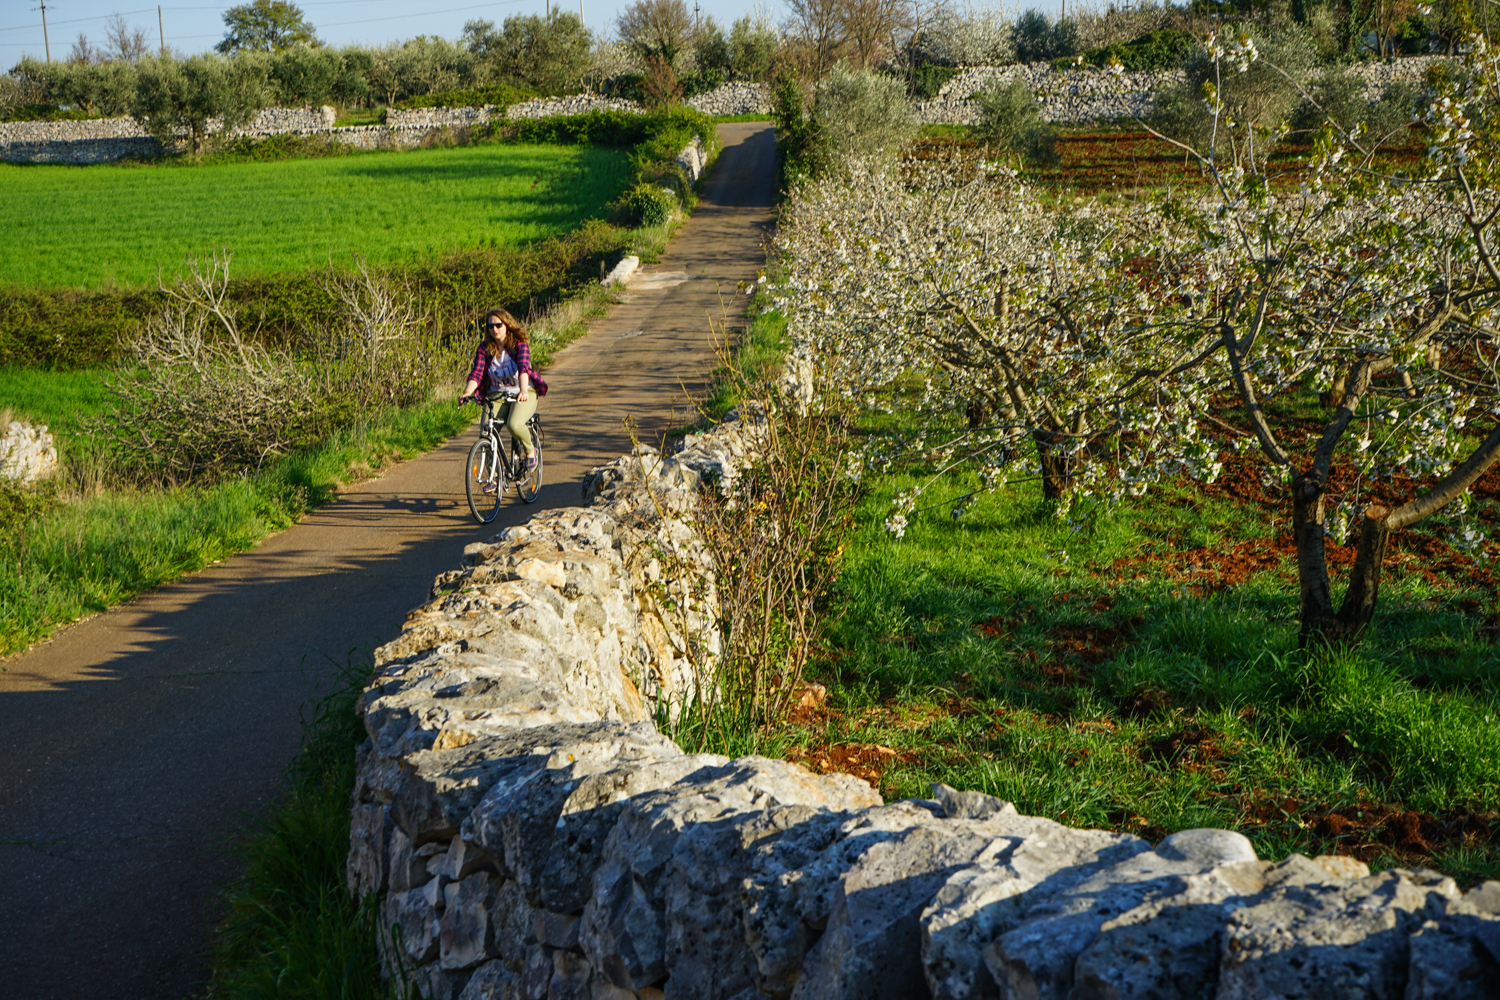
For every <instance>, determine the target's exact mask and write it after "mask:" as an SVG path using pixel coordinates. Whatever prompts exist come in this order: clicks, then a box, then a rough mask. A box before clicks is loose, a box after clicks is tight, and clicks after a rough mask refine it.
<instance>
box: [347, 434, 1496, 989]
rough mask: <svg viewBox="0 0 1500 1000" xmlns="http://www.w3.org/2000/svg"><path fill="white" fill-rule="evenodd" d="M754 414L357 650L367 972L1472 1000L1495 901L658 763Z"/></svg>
mask: <svg viewBox="0 0 1500 1000" xmlns="http://www.w3.org/2000/svg"><path fill="white" fill-rule="evenodd" d="M763 419H764V418H763V417H762V416H761V415H760V414H759V413H758V412H757V411H754V410H752V409H747V410H746V413H745V418H744V419H738V418H736V419H731V420H729V421H726V423H725V424H724V425H722V426H721V427H719V428H718V429H716V430H714V431H713V432H711V433H709V434H706V435H702V436H693V437H690V438H689V439H687V441H686V442H685V447H684V448H683V450H681V451H680V452H679V453H677V454H676V455H673V456H671V457H669V458H665V459H663V458H662V457H661V456H659V455H657V454H655V453H654V452H651V451H649V450H643V451H642V452H641V453H640V454H637V455H632V456H627V457H625V458H622V459H620V460H618V461H616V462H614V463H612V464H611V465H608V466H605V467H603V468H600V469H596V470H594V471H593V472H591V473H590V474H589V475H588V476H587V477H586V479H585V482H584V498H585V506H583V507H575V508H568V509H564V510H554V511H548V512H546V513H543V514H541V515H539V516H537V517H535V518H533V519H531V521H529V522H528V523H527V524H525V525H523V526H520V527H516V528H509V529H506V530H505V531H502V532H501V533H500V534H499V535H497V536H496V537H495V539H494V540H493V541H490V542H486V543H481V544H475V545H470V546H468V547H467V548H466V549H465V550H464V556H463V564H462V567H461V568H459V569H457V570H454V571H452V572H449V573H445V574H443V575H441V576H439V577H438V579H437V581H436V583H435V585H434V587H433V591H432V599H431V600H430V601H429V602H428V603H427V604H425V605H424V606H422V607H421V608H419V609H417V610H416V611H415V612H413V613H412V615H411V616H410V618H409V620H408V622H407V625H406V628H405V630H404V631H403V633H402V635H401V636H400V637H399V638H398V639H396V640H395V641H394V642H392V643H390V644H389V645H387V646H385V647H382V648H381V649H380V650H379V651H378V652H377V655H376V664H377V665H376V670H375V675H374V677H373V679H372V681H371V683H370V686H369V687H368V688H367V689H366V691H365V692H364V695H363V697H362V699H361V702H360V710H361V712H362V714H363V716H364V721H365V727H366V730H367V731H368V733H369V740H368V741H367V742H366V743H365V745H364V746H363V747H362V748H361V750H360V755H359V771H358V782H357V787H356V790H355V796H354V807H353V821H352V826H351V850H350V855H349V866H348V883H349V888H350V890H351V891H352V892H354V893H356V894H359V895H361V896H364V895H370V894H375V895H377V896H378V897H379V898H380V913H381V921H382V924H383V926H384V928H385V929H386V933H385V934H384V936H383V938H382V944H381V948H382V955H383V959H384V962H385V968H386V971H387V974H388V975H392V976H404V977H405V978H406V979H407V980H408V981H409V982H410V983H412V984H413V985H414V986H415V987H416V988H417V989H418V990H419V991H420V992H421V994H422V995H423V996H427V997H432V998H441V1000H483V998H504V1000H522V998H524V1000H543V998H548V1000H584V998H588V1000H630V998H638V1000H647V998H651V1000H753V998H760V997H774V998H779V1000H878V998H893V1000H894V998H901V1000H905V998H925V997H929V996H930V997H935V998H942V1000H960V998H963V1000H972V998H1005V1000H1019V998H1027V1000H1095V998H1098V1000H1103V998H1110V1000H1120V998H1141V1000H1145V998H1156V1000H1173V998H1180V1000H1196V998H1204V997H1217V998H1219V1000H1250V998H1273V997H1275V998H1308V1000H1312V998H1325V997H1328V998H1331V997H1338V998H1360V1000H1439V998H1443V1000H1471V998H1473V1000H1477V998H1481V997H1496V996H1500V882H1488V883H1485V884H1484V885H1482V886H1480V887H1478V888H1475V889H1473V890H1470V891H1469V892H1467V893H1462V892H1460V891H1459V889H1458V887H1457V886H1456V885H1455V884H1454V882H1453V881H1452V880H1451V879H1449V878H1446V877H1444V876H1442V875H1440V874H1438V873H1436V872H1431V871H1425V870H1414V871H1407V870H1392V871H1385V872H1381V873H1379V874H1374V875H1372V874H1371V873H1370V872H1369V870H1368V868H1366V867H1365V866H1364V865H1363V864H1362V863H1360V862H1358V861H1354V860H1352V859H1349V858H1343V857H1319V858H1312V859H1309V858H1306V857H1303V856H1301V855H1292V856H1291V857H1289V858H1287V859H1285V860H1283V861H1279V862H1271V861H1264V860H1261V859H1259V858H1257V857H1256V855H1255V851H1254V850H1253V848H1252V847H1251V844H1250V842H1249V841H1248V840H1246V839H1245V838H1244V837H1243V836H1241V835H1240V834H1238V833H1234V832H1230V831H1226V830H1187V831H1183V832H1180V833H1177V834H1174V835H1172V836H1170V837H1168V838H1166V839H1165V840H1163V841H1162V842H1161V843H1159V844H1156V845H1155V846H1153V845H1151V844H1150V843H1147V842H1146V841H1144V840H1141V839H1139V838H1137V837H1134V836H1131V835H1129V834H1122V833H1110V832H1106V831H1101V830H1078V829H1073V828H1070V827H1066V826H1063V825H1061V824H1059V823H1056V822H1053V821H1051V820H1048V819H1041V818H1037V817H1031V816H1024V815H1021V814H1019V813H1018V812H1017V811H1016V809H1015V808H1014V807H1013V806H1012V805H1010V804H1009V803H1007V802H1003V801H1001V800H999V799H996V798H993V797H991V796H988V795H983V794H980V793H977V792H961V791H957V790H955V789H952V788H948V787H946V786H941V785H939V786H936V787H934V789H933V793H932V798H931V799H925V800H906V801H900V802H890V803H887V802H883V801H882V800H881V797H880V796H879V795H878V794H877V793H876V792H875V790H874V789H872V788H870V787H869V786H868V785H867V784H865V783H864V782H862V781H859V780H858V779H855V778H852V777H848V776H845V775H821V776H820V775H814V774H811V773H809V772H808V771H806V770H804V769H803V768H801V767H799V766H797V765H793V764H788V763H785V762H782V761H775V760H768V759H766V758H762V757H743V758H739V759H734V760H731V759H729V758H726V757H721V756H716V755H712V754H687V753H683V752H682V751H681V750H680V749H679V748H678V747H677V746H676V745H675V744H674V743H672V741H671V740H669V739H668V738H667V737H666V736H665V735H663V734H662V732H661V731H660V730H659V729H658V728H657V726H656V725H655V724H654V723H653V718H658V717H664V716H666V715H669V714H670V713H664V712H662V711H660V710H659V707H660V706H662V705H663V704H665V703H669V702H672V701H673V700H676V701H678V702H680V699H681V698H683V697H686V696H689V695H690V694H691V692H692V691H693V690H694V689H695V685H696V684H698V683H699V682H700V681H701V680H702V678H701V676H700V667H699V666H697V664H701V663H702V662H703V659H704V657H705V656H711V655H712V654H713V652H714V651H715V644H716V642H717V639H716V637H714V636H713V632H712V627H711V625H712V622H713V620H714V619H713V615H712V607H713V590H712V574H711V565H710V562H709V559H708V557H707V555H706V554H705V552H704V551H703V549H702V546H701V543H700V542H699V541H698V539H697V538H696V536H695V535H694V533H693V531H692V530H691V527H690V522H691V510H692V507H693V504H694V499H695V497H696V495H697V491H698V489H699V488H700V486H701V484H702V483H703V482H704V480H705V479H708V480H712V479H715V478H718V477H723V476H731V477H732V476H733V475H734V474H735V470H736V469H738V468H742V467H743V466H744V464H745V463H746V461H747V458H748V457H749V456H751V455H753V454H754V452H755V451H756V449H757V445H758V442H759V441H760V440H761V439H762V434H761V433H760V429H761V428H763V427H764V423H763ZM683 608H686V609H688V610H687V617H686V618H684V617H683V614H684V613H683V611H681V610H680V609H683Z"/></svg>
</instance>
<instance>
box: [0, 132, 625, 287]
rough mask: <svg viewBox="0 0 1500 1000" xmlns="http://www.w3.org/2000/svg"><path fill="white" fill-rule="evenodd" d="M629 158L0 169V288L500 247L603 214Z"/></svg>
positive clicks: (531, 149) (115, 282)
mask: <svg viewBox="0 0 1500 1000" xmlns="http://www.w3.org/2000/svg"><path fill="white" fill-rule="evenodd" d="M629 176H630V165H629V163H628V156H627V153H626V151H624V150H619V149H613V148H608V147H596V146H523V145H478V146H462V147H454V148H448V149H428V150H411V151H408V152H389V153H364V154H359V155H351V156H341V157H331V158H323V159H297V160H285V161H280V162H266V163H258V162H231V163H207V164H201V165H197V166H192V167H184V166H176V165H172V164H167V163H163V164H146V165H141V164H133V165H107V164H106V165H99V166H90V167H68V166H52V165H28V166H15V165H9V164H0V192H3V193H0V242H3V243H4V245H5V246H6V248H7V251H6V253H5V255H4V258H3V263H0V282H13V283H15V284H16V285H18V286H23V287H31V288H104V287H138V286H142V285H145V284H148V283H150V282H153V281H154V280H155V278H156V275H157V271H158V268H162V269H165V270H166V271H167V273H169V274H171V273H174V272H175V271H176V270H177V269H179V268H180V267H181V264H182V260H183V258H184V257H186V256H188V255H190V254H202V253H206V252H209V251H213V250H217V249H220V248H227V249H229V250H231V251H233V253H234V255H235V271H236V274H238V275H240V276H242V277H243V276H252V275H264V274H274V273H280V272H285V271H294V270H304V269H307V268H316V267H320V266H327V264H328V262H329V260H330V258H331V257H338V258H342V257H343V256H345V255H347V254H349V253H350V252H354V253H359V254H361V255H363V256H364V257H366V258H367V259H369V260H370V261H371V262H372V263H375V264H392V263H398V262H412V261H417V260H423V259H429V258H435V257H437V256H439V255H441V254H443V253H445V252H447V251H450V250H453V249H454V248H459V247H476V246H512V245H516V244H519V243H524V242H529V241H533V240H538V239H541V238H544V237H548V236H556V235H559V234H561V233H564V232H567V231H568V230H571V229H573V228H575V227H577V225H578V224H579V222H580V221H581V220H583V219H587V218H598V217H600V216H602V214H603V213H604V210H605V206H606V205H607V204H608V203H609V202H610V201H611V200H612V199H614V198H615V197H616V196H617V195H618V194H619V193H620V191H621V190H623V188H624V186H625V184H626V182H627V181H628V180H629Z"/></svg>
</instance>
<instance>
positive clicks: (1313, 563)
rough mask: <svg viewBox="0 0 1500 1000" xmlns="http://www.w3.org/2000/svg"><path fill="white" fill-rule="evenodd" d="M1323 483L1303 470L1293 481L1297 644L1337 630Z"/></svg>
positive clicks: (1303, 643)
mask: <svg viewBox="0 0 1500 1000" xmlns="http://www.w3.org/2000/svg"><path fill="white" fill-rule="evenodd" d="M1324 490H1325V487H1324V486H1323V484H1322V483H1319V482H1318V481H1317V480H1316V479H1314V478H1313V477H1311V476H1309V475H1307V474H1306V473H1303V474H1302V475H1299V476H1298V477H1297V478H1296V479H1295V480H1293V481H1292V539H1293V541H1294V542H1295V544H1296V546H1297V582H1298V583H1299V584H1300V585H1301V588H1302V609H1301V621H1302V631H1301V633H1300V634H1299V635H1298V637H1297V638H1298V643H1299V645H1301V646H1303V647H1306V646H1307V645H1308V643H1309V642H1310V641H1311V640H1312V639H1314V638H1316V637H1318V636H1320V635H1321V636H1327V635H1329V633H1330V632H1333V631H1337V618H1336V617H1335V616H1334V613H1333V598H1332V596H1331V594H1330V593H1329V587H1328V558H1327V555H1326V553H1325V552H1324V549H1323V535H1324V532H1323V519H1324V516H1325V511H1324V509H1323V494H1324Z"/></svg>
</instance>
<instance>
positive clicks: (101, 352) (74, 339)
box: [0, 147, 680, 369]
mask: <svg viewBox="0 0 1500 1000" xmlns="http://www.w3.org/2000/svg"><path fill="white" fill-rule="evenodd" d="M679 148H680V147H679ZM628 240H629V235H628V233H626V232H625V231H623V230H620V229H617V228H615V227H614V226H610V225H607V224H605V223H603V222H600V221H597V220H595V221H591V222H586V223H584V225H583V226H581V227H580V228H579V229H578V230H576V231H574V232H572V233H568V234H567V235H565V236H560V237H557V238H555V239H547V240H540V241H537V242H535V243H531V244H529V245H527V246H524V247H504V246H502V247H489V246H482V247H472V248H468V249H464V250H458V251H454V252H452V253H450V254H448V255H447V256H444V257H442V258H439V259H436V260H429V261H423V262H420V263H417V264H412V265H407V266H404V267H392V268H389V269H388V270H387V272H386V273H387V274H388V275H389V277H390V279H391V280H392V281H394V282H397V283H400V284H402V285H404V286H405V287H407V288H409V289H410V292H411V295H412V296H413V297H414V298H416V299H419V300H420V301H421V302H422V303H423V304H424V306H425V307H426V309H427V310H428V312H429V315H430V316H431V317H432V322H433V323H434V324H436V325H437V326H439V327H440V328H442V329H448V330H454V329H461V328H466V327H467V326H468V324H469V323H470V322H471V321H472V319H473V316H474V314H475V313H476V312H477V311H478V310H480V309H481V308H485V307H487V306H490V305H493V304H495V303H501V304H503V305H505V306H507V307H510V308H512V309H513V311H518V312H520V313H522V314H523V315H524V314H525V313H526V312H527V311H528V310H529V308H530V305H531V304H532V303H538V304H545V303H547V302H549V301H553V300H555V299H557V298H561V297H562V296H564V295H566V294H567V293H568V292H569V291H570V290H571V289H574V288H577V287H580V286H582V285H584V284H586V283H587V282H588V281H589V280H591V279H597V278H598V277H599V264H600V262H601V261H604V260H606V259H609V258H612V257H615V256H617V255H618V254H619V252H620V251H621V250H622V249H624V247H625V245H626V243H627V242H628ZM224 302H225V307H226V308H227V309H232V310H234V311H235V312H237V313H238V314H240V315H246V316H249V315H253V316H255V317H256V328H257V335H256V337H255V340H256V341H257V342H263V343H266V344H271V345H283V346H295V345H298V344H301V343H303V342H304V338H305V337H306V336H307V332H308V331H310V330H323V329H328V328H331V327H333V326H334V325H336V324H337V323H338V322H339V321H340V306H339V304H338V303H337V301H336V300H335V299H334V297H333V296H332V295H331V294H330V293H329V291H328V289H327V287H326V282H324V281H323V280H322V275H321V274H319V273H318V272H294V273H290V274H279V275H269V276H264V277H256V278H236V279H233V280H232V281H230V283H229V285H228V287H227V290H226V292H225V299H224ZM167 304H168V299H167V296H166V295H165V293H163V292H162V291H160V290H158V289H150V290H135V291H122V290H117V289H116V290H107V291H98V292H92V291H91V292H81V291H74V290H61V291H36V290H32V289H17V288H11V289H8V290H7V293H6V294H4V295H0V364H6V365H16V366H21V367H27V368H61V369H84V368H99V367H104V366H109V365H113V364H114V363H115V362H117V361H118V360H119V358H120V357H121V355H122V351H123V350H124V345H126V344H128V343H130V342H132V341H134V340H135V339H136V338H137V337H139V336H140V335H141V331H142V329H143V326H144V323H145V322H146V320H147V319H148V318H149V317H152V316H155V315H157V314H158V313H160V312H161V310H162V309H163V308H164V307H165V306H166V305H167ZM100 330H106V331H108V334H107V335H106V336H104V337H101V336H99V334H98V331H100Z"/></svg>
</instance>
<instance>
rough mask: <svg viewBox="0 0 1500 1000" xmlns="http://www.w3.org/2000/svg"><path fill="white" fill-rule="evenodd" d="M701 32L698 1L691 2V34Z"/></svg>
mask: <svg viewBox="0 0 1500 1000" xmlns="http://www.w3.org/2000/svg"><path fill="white" fill-rule="evenodd" d="M702 30H703V21H702V19H701V18H699V17H698V0H693V34H695V35H696V34H698V32H700V31H702Z"/></svg>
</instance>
